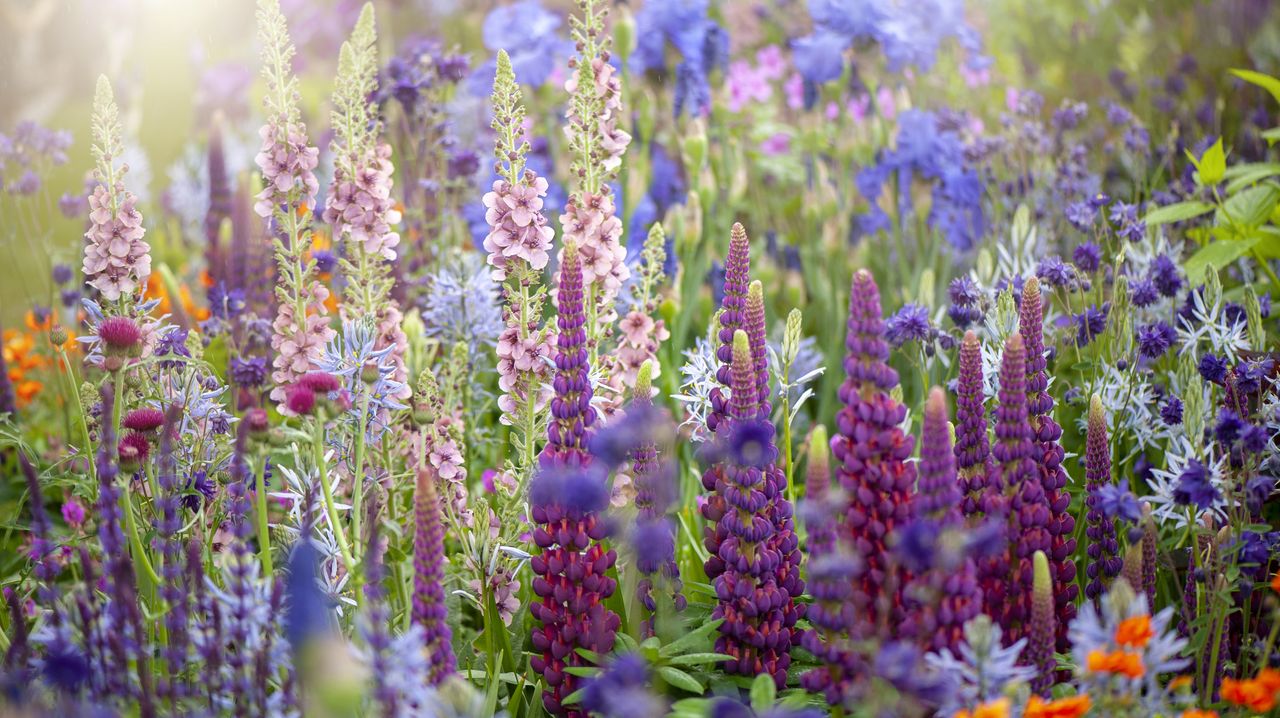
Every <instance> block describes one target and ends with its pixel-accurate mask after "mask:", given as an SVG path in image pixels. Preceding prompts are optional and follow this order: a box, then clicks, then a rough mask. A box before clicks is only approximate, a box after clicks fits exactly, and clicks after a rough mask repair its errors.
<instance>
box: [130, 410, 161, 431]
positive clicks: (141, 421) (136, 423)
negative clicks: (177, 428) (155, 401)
mask: <svg viewBox="0 0 1280 718" xmlns="http://www.w3.org/2000/svg"><path fill="white" fill-rule="evenodd" d="M163 424H164V412H163V411H160V410H159V409H154V408H151V407H144V408H141V409H134V410H133V411H131V412H129V413H128V414H125V415H124V421H122V422H121V423H120V426H122V427H124V428H125V429H128V430H129V431H136V432H138V433H140V434H145V433H148V432H153V431H155V430H156V429H159V428H160V427H161V426H162V425H163Z"/></svg>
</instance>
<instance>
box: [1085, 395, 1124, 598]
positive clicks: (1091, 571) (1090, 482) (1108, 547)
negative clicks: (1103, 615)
mask: <svg viewBox="0 0 1280 718" xmlns="http://www.w3.org/2000/svg"><path fill="white" fill-rule="evenodd" d="M1084 463H1085V481H1086V491H1087V492H1088V493H1087V496H1086V498H1085V506H1087V507H1088V512H1087V513H1086V515H1085V521H1086V523H1087V525H1088V526H1087V528H1086V529H1085V536H1086V537H1087V538H1088V539H1089V545H1088V548H1087V549H1086V552H1087V553H1088V556H1089V561H1088V564H1087V565H1086V566H1085V570H1084V571H1085V575H1086V576H1088V578H1089V581H1088V583H1087V584H1085V587H1084V594H1085V596H1087V597H1088V598H1089V599H1090V600H1094V601H1096V600H1098V598H1099V597H1101V596H1102V594H1103V593H1105V592H1106V590H1107V588H1108V587H1109V586H1110V585H1111V581H1112V580H1114V579H1115V577H1116V576H1118V575H1120V569H1121V567H1122V565H1123V564H1124V561H1123V559H1121V557H1120V542H1119V539H1118V538H1117V537H1116V524H1115V520H1114V518H1113V517H1111V516H1108V515H1107V513H1106V512H1105V511H1104V510H1103V506H1102V504H1103V500H1104V499H1103V491H1104V489H1106V488H1108V487H1113V486H1114V485H1113V484H1112V483H1111V448H1110V446H1109V444H1108V443H1107V418H1106V415H1105V414H1104V413H1103V411H1102V399H1101V398H1099V397H1098V395H1097V394H1094V395H1093V398H1092V399H1091V400H1090V402H1089V423H1088V431H1087V435H1086V437H1085V457H1084Z"/></svg>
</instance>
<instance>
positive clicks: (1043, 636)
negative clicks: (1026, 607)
mask: <svg viewBox="0 0 1280 718" xmlns="http://www.w3.org/2000/svg"><path fill="white" fill-rule="evenodd" d="M1032 563H1033V568H1032V573H1033V574H1034V575H1035V578H1034V579H1033V583H1034V586H1035V587H1034V588H1033V590H1032V592H1031V622H1030V623H1029V624H1028V626H1027V652H1026V654H1025V656H1024V659H1025V660H1026V661H1027V662H1028V663H1029V664H1030V665H1031V666H1032V667H1034V668H1035V671H1036V674H1035V677H1033V678H1032V679H1031V691H1032V692H1033V693H1038V694H1039V695H1040V696H1041V697H1043V698H1048V697H1049V691H1050V689H1052V688H1053V683H1054V678H1055V676H1056V674H1057V668H1058V662H1057V660H1055V659H1054V655H1053V650H1054V644H1055V643H1056V641H1057V638H1056V636H1057V627H1056V626H1055V625H1054V622H1055V621H1056V620H1057V618H1056V609H1055V607H1054V601H1053V593H1054V591H1053V576H1052V574H1051V572H1050V570H1049V557H1048V556H1046V555H1045V554H1044V551H1036V552H1035V555H1034V557H1033V559H1032Z"/></svg>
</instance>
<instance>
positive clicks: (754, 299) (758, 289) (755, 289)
mask: <svg viewBox="0 0 1280 718" xmlns="http://www.w3.org/2000/svg"><path fill="white" fill-rule="evenodd" d="M747 303H748V304H757V305H759V306H764V285H763V284H761V283H760V280H759V279H756V280H753V281H752V282H751V284H749V285H747Z"/></svg>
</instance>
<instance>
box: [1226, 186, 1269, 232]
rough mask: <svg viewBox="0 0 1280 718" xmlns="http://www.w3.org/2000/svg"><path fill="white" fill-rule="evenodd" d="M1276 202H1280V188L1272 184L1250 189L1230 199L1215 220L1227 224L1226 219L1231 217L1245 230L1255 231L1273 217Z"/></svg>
mask: <svg viewBox="0 0 1280 718" xmlns="http://www.w3.org/2000/svg"><path fill="white" fill-rule="evenodd" d="M1276 202H1280V187H1276V186H1275V185H1274V184H1270V183H1268V184H1263V185H1258V186H1256V187H1250V188H1249V189H1246V190H1243V191H1241V192H1238V193H1237V194H1234V195H1231V196H1230V197H1228V198H1227V201H1226V202H1224V203H1223V204H1222V209H1221V210H1220V211H1219V216H1217V217H1216V218H1215V220H1216V223H1217V224H1219V225H1222V224H1227V222H1226V221H1224V219H1225V218H1226V217H1229V218H1230V219H1231V221H1232V222H1234V223H1235V224H1238V225H1242V226H1243V227H1244V228H1245V229H1255V228H1257V227H1261V226H1262V225H1263V223H1264V222H1266V221H1267V218H1269V217H1270V216H1271V212H1272V210H1274V209H1275V207H1276ZM1224 214H1225V217H1224V216H1223V215H1224Z"/></svg>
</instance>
